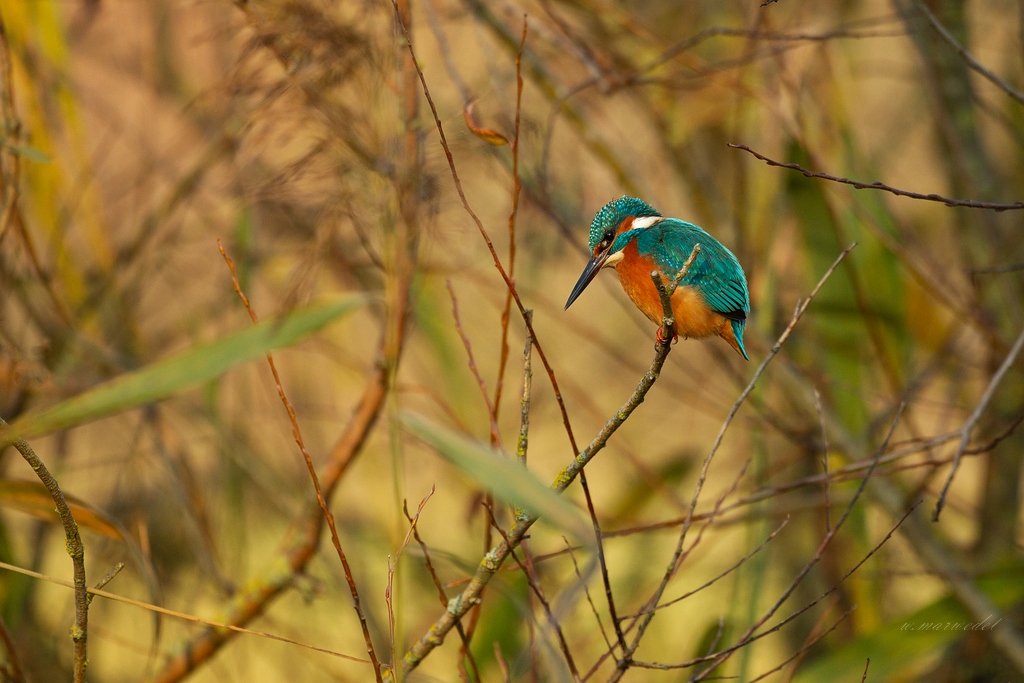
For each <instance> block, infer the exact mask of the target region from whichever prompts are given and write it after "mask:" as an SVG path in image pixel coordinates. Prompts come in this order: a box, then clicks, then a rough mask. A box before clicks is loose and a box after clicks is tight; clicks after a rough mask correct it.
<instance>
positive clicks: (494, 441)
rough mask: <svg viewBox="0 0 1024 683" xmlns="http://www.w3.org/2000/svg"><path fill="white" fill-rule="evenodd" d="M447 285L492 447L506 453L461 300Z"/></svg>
mask: <svg viewBox="0 0 1024 683" xmlns="http://www.w3.org/2000/svg"><path fill="white" fill-rule="evenodd" d="M445 285H446V286H447V287H448V295H449V296H450V297H451V300H452V318H454V319H455V331H456V332H458V333H459V339H461V340H462V347H463V348H464V349H466V356H467V357H468V360H469V369H470V371H471V372H472V373H473V377H474V379H476V383H477V386H478V387H480V393H481V394H482V395H483V397H484V406H485V407H486V408H487V419H488V420H489V421H490V424H491V445H492V446H494V447H497V448H501V450H502V451H504V450H505V448H504V447H503V446H502V445H501V434H500V433H499V432H498V420H497V412H498V411H497V407H496V406H495V405H494V404H493V403H491V397H490V394H488V393H487V383H486V382H485V381H484V378H483V375H481V374H480V369H479V368H478V367H477V365H476V358H475V357H474V356H473V345H472V344H471V343H470V341H469V336H468V335H466V331H465V330H464V329H463V327H462V320H461V319H460V318H459V300H458V298H457V297H456V296H455V288H454V287H452V281H451V280H445Z"/></svg>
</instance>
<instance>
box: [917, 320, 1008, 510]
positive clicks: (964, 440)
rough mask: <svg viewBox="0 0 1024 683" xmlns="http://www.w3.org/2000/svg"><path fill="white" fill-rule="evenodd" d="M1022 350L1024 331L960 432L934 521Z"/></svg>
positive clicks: (936, 506)
mask: <svg viewBox="0 0 1024 683" xmlns="http://www.w3.org/2000/svg"><path fill="white" fill-rule="evenodd" d="M1021 348H1024V329H1022V330H1021V331H1020V334H1018V335H1017V341H1015V342H1014V343H1013V347H1012V348H1011V349H1010V353H1008V354H1007V355H1006V358H1005V359H1003V364H1002V365H1000V366H999V369H998V370H996V374H994V375H992V379H991V380H990V381H989V383H988V387H986V388H985V393H984V394H982V396H981V400H980V401H978V405H977V406H975V408H974V412H973V413H971V416H970V417H969V418H967V422H965V423H964V426H963V428H961V430H960V445H959V446H957V449H956V453H955V454H954V455H953V466H952V467H951V468H950V470H949V476H948V477H947V478H946V483H945V484H944V485H943V487H942V493H941V494H939V500H938V501H937V502H936V503H935V512H933V513H932V521H933V522H937V521H939V514H940V513H941V512H942V507H943V505H945V503H946V494H947V493H949V487H950V486H951V485H952V484H953V477H955V476H956V471H957V469H958V468H959V467H960V459H961V457H962V456H963V454H964V451H966V450H967V444H968V443H970V441H971V432H973V431H974V427H975V426H976V425H977V424H978V420H980V419H981V415H982V413H984V412H985V409H986V408H988V404H989V402H990V401H991V400H992V396H993V395H994V394H995V393H996V389H997V388H998V387H999V383H1000V382H1002V381H1003V377H1004V376H1005V375H1006V372H1007V370H1009V369H1010V366H1012V365H1013V362H1014V361H1015V360H1017V355H1018V354H1019V353H1020V350H1021Z"/></svg>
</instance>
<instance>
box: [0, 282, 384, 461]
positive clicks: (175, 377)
mask: <svg viewBox="0 0 1024 683" xmlns="http://www.w3.org/2000/svg"><path fill="white" fill-rule="evenodd" d="M363 300H364V299H363V297H358V296H348V297H344V298H341V299H335V300H333V301H330V302H327V303H322V304H318V305H314V306H310V307H308V308H304V309H300V310H298V311H295V312H293V313H291V314H289V315H288V316H286V317H285V318H283V319H282V320H279V321H273V322H263V323H260V324H259V325H256V326H254V327H250V328H247V329H245V330H243V331H241V332H236V333H235V334H232V335H229V336H227V337H225V338H223V339H220V340H218V341H215V342H213V343H211V344H203V345H199V346H195V347H193V348H191V349H188V350H187V351H183V352H181V353H178V354H175V355H173V356H171V357H170V358H165V359H164V360H160V361H157V362H155V363H153V364H151V365H148V366H146V367H144V368H141V369H139V370H136V371H134V372H130V373H127V374H124V375H121V376H119V377H115V378H114V379H112V380H110V381H108V382H105V383H103V384H101V385H99V386H97V387H95V388H94V389H90V390H89V391H86V392H85V393H83V394H79V395H78V396H75V397H73V398H70V399H68V400H66V401H64V402H62V403H58V404H57V405H55V406H53V407H51V408H47V409H45V410H41V411H35V412H31V413H28V414H26V415H23V416H22V417H21V418H19V419H18V420H16V421H15V422H14V423H13V424H11V428H10V429H9V430H6V433H5V434H3V437H2V440H3V441H5V442H7V443H10V442H11V441H12V440H13V439H15V438H17V437H19V436H20V437H26V438H27V437H32V436H38V435H40V434H48V433H50V432H55V431H59V430H61V429H68V428H70V427H75V426H77V425H81V424H84V423H86V422H91V421H93V420H97V419H99V418H102V417H107V416H109V415H114V414H116V413H120V412H123V411H125V410H130V409H132V408H137V407H139V406H142V405H145V404H147V403H153V402H156V401H161V400H163V399H165V398H168V397H169V396H173V395H174V394H176V393H178V392H180V391H183V390H185V389H188V388H190V387H194V386H196V385H199V384H202V383H204V382H209V381H210V380H212V379H214V378H216V377H218V376H219V375H221V374H223V373H225V372H227V371H228V370H230V369H231V368H233V367H235V366H236V365H241V364H242V363H246V362H248V361H251V360H254V359H256V358H260V357H262V356H264V355H265V354H267V353H268V352H270V351H272V350H274V349H279V348H282V347H286V346H291V345H292V344H296V343H298V342H300V341H302V340H303V339H305V338H306V337H307V336H309V335H310V334H313V333H314V332H317V331H318V330H320V329H322V328H323V327H325V326H326V325H327V324H328V323H330V322H332V321H333V320H336V319H337V318H339V317H340V316H341V315H343V314H345V313H348V312H349V311H351V310H352V309H353V308H355V307H356V306H358V305H360V304H361V303H362V302H363Z"/></svg>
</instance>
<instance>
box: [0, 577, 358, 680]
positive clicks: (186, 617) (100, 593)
mask: <svg viewBox="0 0 1024 683" xmlns="http://www.w3.org/2000/svg"><path fill="white" fill-rule="evenodd" d="M0 569H5V570H7V571H10V572H14V573H15V574H21V575H23V576H28V577H31V578H33V579H38V580H40V581H46V582H48V583H52V584H55V585H57V586H64V587H65V588H74V587H75V584H74V583H72V582H71V581H64V580H63V579H58V578H55V577H52V576H47V575H46V574H40V573H39V572H34V571H32V570H31V569H25V568H23V567H18V566H15V565H13V564H8V563H6V562H0ZM86 593H88V594H89V597H90V598H92V597H93V596H96V597H101V598H106V599H107V600H113V601H114V602H120V603H122V604H125V605H131V606H132V607H138V608H140V609H144V610H147V611H149V612H154V613H156V614H162V615H164V616H168V617H174V618H175V619H181V620H182V621H190V622H192V623H194V624H203V625H204V626H209V627H212V628H215V629H223V630H225V631H231V632H232V633H236V634H244V635H249V636H257V637H259V638H268V639H270V640H276V641H278V642H281V643H288V644H289V645H297V646H298V647H301V648H305V649H307V650H312V651H314V652H321V653H323V654H325V655H330V656H332V657H337V658H338V659H345V660H348V661H350V662H358V663H360V664H369V663H370V660H368V659H362V658H360V657H353V656H352V655H346V654H343V653H341V652H335V651H334V650H328V649H327V648H323V647H317V646H316V645H310V644H308V643H303V642H301V641H298V640H292V639H291V638H285V637H284V636H278V635H274V634H273V633H267V632H265V631H254V630H252V629H248V628H243V627H241V626H236V625H235V624H228V623H225V622H222V621H214V620H212V619H204V618H203V617H197V616H195V615H193V614H185V613H184V612H176V611H174V610H172V609H167V608H166V607H160V606H159V605H153V604H150V603H148V602H142V601H140V600H133V599H132V598H126V597H124V596H123V595H118V594H117V593H111V592H110V591H105V590H102V589H100V588H86Z"/></svg>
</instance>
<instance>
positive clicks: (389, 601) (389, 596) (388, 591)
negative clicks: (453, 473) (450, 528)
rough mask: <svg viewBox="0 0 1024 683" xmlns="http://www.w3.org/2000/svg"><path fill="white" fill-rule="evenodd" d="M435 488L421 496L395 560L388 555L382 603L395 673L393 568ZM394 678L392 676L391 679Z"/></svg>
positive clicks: (405, 506) (406, 512) (407, 509)
mask: <svg viewBox="0 0 1024 683" xmlns="http://www.w3.org/2000/svg"><path fill="white" fill-rule="evenodd" d="M434 491H435V488H434V486H433V484H431V486H430V493H428V494H427V495H425V496H423V500H421V501H420V504H419V507H417V508H416V516H415V517H413V518H411V519H410V520H409V531H407V532H406V533H405V540H403V541H402V545H401V546H399V548H398V551H397V552H396V553H395V559H394V561H392V559H391V556H390V555H388V585H387V587H386V588H385V589H384V603H385V604H386V605H387V608H388V635H389V636H390V642H389V644H390V646H391V648H390V649H391V663H390V664H389V667H390V669H391V671H395V659H396V655H395V606H394V603H393V597H394V596H393V588H394V580H395V568H396V567H397V566H398V560H399V559H400V558H401V557H402V551H403V550H405V547H406V546H407V545H409V541H410V540H412V536H413V533H414V532H415V531H416V523H417V522H419V521H420V513H421V512H423V507H424V506H425V505H426V504H427V501H428V500H430V497H431V496H432V495H434ZM402 510H403V511H404V512H405V515H406V517H408V516H409V507H408V505H407V504H406V501H404V500H403V501H402ZM393 677H394V676H393V675H392V678H393Z"/></svg>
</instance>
